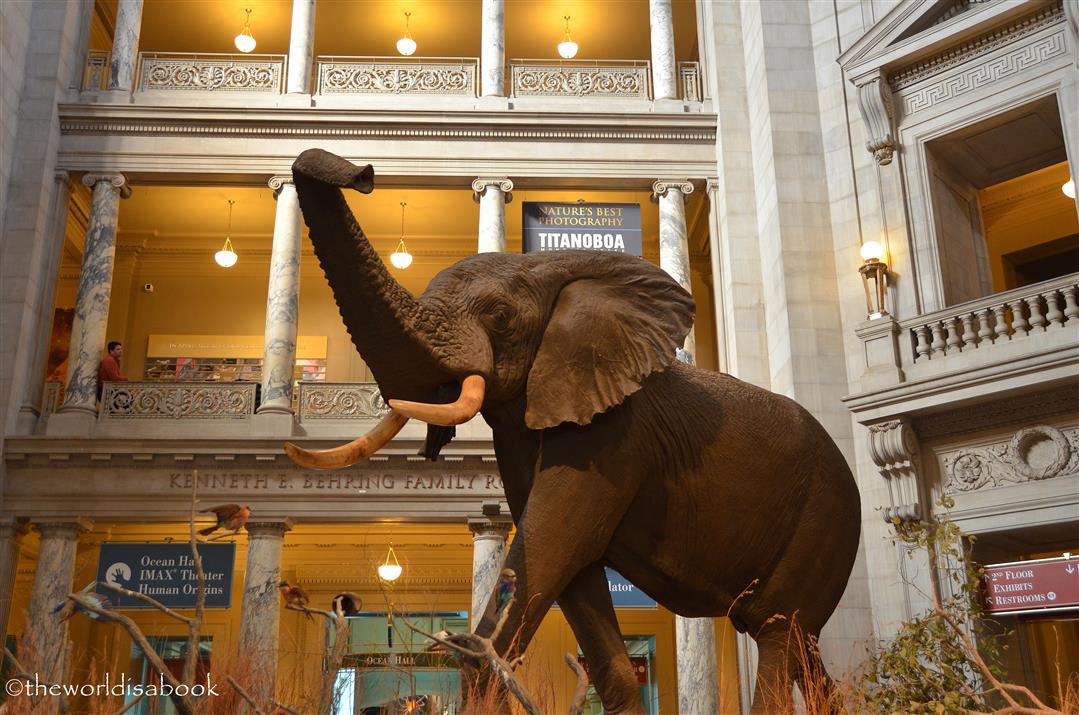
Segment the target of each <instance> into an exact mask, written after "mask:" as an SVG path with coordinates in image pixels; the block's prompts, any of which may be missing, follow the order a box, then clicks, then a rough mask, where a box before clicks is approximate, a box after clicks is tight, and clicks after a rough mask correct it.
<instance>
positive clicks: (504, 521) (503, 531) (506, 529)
mask: <svg viewBox="0 0 1079 715" xmlns="http://www.w3.org/2000/svg"><path fill="white" fill-rule="evenodd" d="M511 528H513V520H512V519H510V518H509V517H497V516H495V517H481V518H476V519H469V520H468V530H469V531H471V532H472V540H473V541H482V540H484V539H498V540H499V541H505V540H506V538H507V537H509V534H510V529H511Z"/></svg>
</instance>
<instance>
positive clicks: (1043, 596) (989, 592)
mask: <svg viewBox="0 0 1079 715" xmlns="http://www.w3.org/2000/svg"><path fill="white" fill-rule="evenodd" d="M982 588H983V596H982V598H983V601H984V602H985V610H986V611H988V612H989V613H994V614H1007V613H1014V612H1018V611H1023V612H1035V611H1062V610H1077V609H1079V555H1073V554H1065V555H1064V556H1061V557H1060V558H1055V559H1037V560H1033V561H1015V562H1013V563H1009V564H992V565H989V566H986V567H985V580H984V581H983V582H982Z"/></svg>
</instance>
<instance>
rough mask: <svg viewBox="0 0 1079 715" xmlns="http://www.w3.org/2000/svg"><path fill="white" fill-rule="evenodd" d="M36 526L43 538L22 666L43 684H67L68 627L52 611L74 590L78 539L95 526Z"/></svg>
mask: <svg viewBox="0 0 1079 715" xmlns="http://www.w3.org/2000/svg"><path fill="white" fill-rule="evenodd" d="M34 526H35V527H37V530H38V532H39V533H40V534H41V541H40V543H39V546H38V554H37V565H36V567H35V568H36V570H35V572H34V585H33V588H32V590H31V591H30V607H29V608H28V609H27V614H26V631H25V635H24V639H23V648H24V652H25V654H26V658H25V661H24V663H23V664H24V665H25V666H26V667H27V668H28V669H29V670H30V672H32V673H37V674H39V675H40V677H41V680H42V681H47V682H53V683H55V682H64V678H65V676H66V675H67V672H68V667H69V666H70V662H69V660H70V653H69V647H68V638H67V631H68V629H67V625H68V624H67V622H66V621H65V622H61V621H60V620H59V619H58V618H57V617H56V615H55V614H54V613H53V610H54V609H55V608H56V606H57V605H59V604H60V603H62V602H63V601H64V600H65V599H66V598H67V594H69V593H71V592H72V590H73V587H74V584H73V583H72V581H73V579H74V577H75V551H76V549H77V547H78V545H79V535H80V534H82V533H83V532H86V531H89V530H90V529H91V528H92V527H93V523H92V522H90V521H88V520H86V519H79V518H74V519H68V520H65V521H59V520H58V521H51V522H37V523H35V524H34ZM80 587H81V586H80Z"/></svg>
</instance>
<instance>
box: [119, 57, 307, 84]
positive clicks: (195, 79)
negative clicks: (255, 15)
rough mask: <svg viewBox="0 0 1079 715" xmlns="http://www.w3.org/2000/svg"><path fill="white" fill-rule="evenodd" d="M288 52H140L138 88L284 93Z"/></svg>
mask: <svg viewBox="0 0 1079 715" xmlns="http://www.w3.org/2000/svg"><path fill="white" fill-rule="evenodd" d="M285 61H286V58H285V55H218V54H205V55H203V54H197V55H196V54H185V53H182V52H142V53H140V54H139V73H138V77H139V80H138V88H139V91H140V92H145V91H157V90H166V91H200V92H207V91H210V92H263V93H267V94H280V93H281V90H282V88H283V86H284V76H285Z"/></svg>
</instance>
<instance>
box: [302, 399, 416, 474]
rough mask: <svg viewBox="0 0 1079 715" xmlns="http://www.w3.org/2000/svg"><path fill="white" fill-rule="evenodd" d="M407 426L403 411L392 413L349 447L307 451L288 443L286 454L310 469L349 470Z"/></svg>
mask: <svg viewBox="0 0 1079 715" xmlns="http://www.w3.org/2000/svg"><path fill="white" fill-rule="evenodd" d="M406 424H408V417H407V416H406V415H404V414H402V413H401V412H398V411H396V410H391V411H390V414H388V415H386V416H385V417H383V418H382V420H381V421H380V422H379V423H378V424H377V425H375V426H374V427H372V428H371V430H370V431H369V432H368V433H367V434H365V435H363V436H362V437H358V438H356V439H354V440H352V441H351V442H349V443H348V444H343V445H341V446H340V447H332V448H330V449H314V450H312V449H304V448H303V447H301V446H299V445H297V444H293V443H292V442H286V443H285V453H286V454H288V456H289V459H291V460H292V461H293V462H295V463H296V464H298V465H300V466H301V467H308V468H310V469H341V468H342V467H348V466H350V465H352V464H355V463H356V462H358V461H360V460H361V459H367V458H368V457H370V456H371V455H372V454H374V453H375V452H377V451H378V450H380V449H382V447H383V445H385V444H386V443H387V442H389V441H390V440H391V439H393V438H394V437H395V436H396V435H397V433H398V432H400V431H401V428H402V427H404V426H405V425H406Z"/></svg>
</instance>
